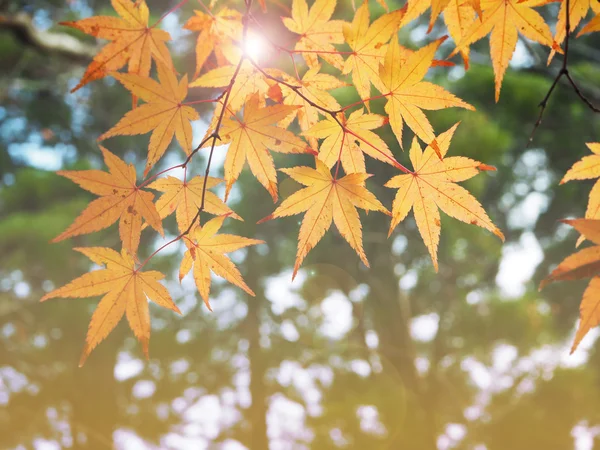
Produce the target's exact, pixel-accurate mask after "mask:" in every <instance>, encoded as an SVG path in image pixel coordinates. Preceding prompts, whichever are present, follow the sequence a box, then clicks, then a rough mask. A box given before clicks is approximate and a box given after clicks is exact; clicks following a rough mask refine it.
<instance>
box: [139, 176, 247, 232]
mask: <svg viewBox="0 0 600 450" xmlns="http://www.w3.org/2000/svg"><path fill="white" fill-rule="evenodd" d="M222 182H223V180H221V179H219V178H214V177H208V180H206V192H205V193H204V211H206V212H207V213H210V214H214V215H223V214H228V215H230V216H231V217H233V218H235V219H238V220H242V218H241V217H240V216H238V215H237V214H236V213H234V212H233V211H232V210H231V209H230V208H229V207H228V206H227V205H226V204H225V203H223V200H221V199H220V198H219V197H217V196H216V195H215V194H214V193H212V192H210V191H209V190H208V189H210V188H212V187H215V186H217V185H218V184H220V183H222ZM148 188H150V189H154V190H157V191H161V192H164V194H163V195H161V197H160V198H159V199H158V200H157V201H156V210H157V211H158V214H159V215H160V217H161V218H162V219H164V218H165V217H167V216H169V215H171V214H173V212H174V211H175V210H177V214H176V218H177V226H178V227H179V231H180V232H182V233H183V232H184V231H186V230H188V229H189V227H190V225H191V224H192V219H194V217H196V215H197V213H198V209H199V208H200V206H201V205H202V191H203V189H204V177H202V176H196V177H194V178H192V179H191V180H188V181H184V180H180V179H179V178H175V177H170V176H168V177H165V178H160V179H158V180H156V181H154V182H153V183H151V184H149V185H148Z"/></svg>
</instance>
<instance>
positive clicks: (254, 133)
mask: <svg viewBox="0 0 600 450" xmlns="http://www.w3.org/2000/svg"><path fill="white" fill-rule="evenodd" d="M296 109H298V106H289V105H273V106H266V107H264V108H261V107H260V106H259V97H258V95H252V96H251V97H250V98H249V99H248V101H247V102H246V106H244V115H243V118H242V119H238V118H235V119H230V118H224V119H223V122H222V125H221V129H220V130H219V134H220V136H221V142H222V143H223V144H227V143H229V148H228V149H227V156H226V157H225V182H226V184H227V186H226V192H225V199H227V197H228V195H229V192H230V190H231V187H232V186H233V183H235V181H236V180H237V179H238V177H239V175H240V173H241V172H242V168H243V167H244V164H245V162H246V161H248V164H249V165H250V170H252V173H253V174H254V176H255V177H256V179H257V180H258V181H259V182H260V183H261V184H262V185H263V186H264V187H265V188H266V189H267V190H268V191H269V193H270V194H271V197H273V201H274V202H276V201H277V172H276V171H275V164H274V163H273V157H272V156H271V154H270V153H269V152H268V151H267V150H273V151H276V152H281V153H305V152H312V153H314V150H311V149H310V148H309V147H308V145H307V144H306V142H304V141H303V140H302V139H300V138H299V137H297V136H296V135H294V133H292V132H291V131H288V130H286V129H284V128H279V127H277V126H276V125H275V124H276V123H277V122H279V121H281V120H282V119H283V118H285V117H286V116H287V115H288V114H291V113H292V112H293V111H294V110H296ZM207 145H208V144H207Z"/></svg>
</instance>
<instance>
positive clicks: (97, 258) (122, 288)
mask: <svg viewBox="0 0 600 450" xmlns="http://www.w3.org/2000/svg"><path fill="white" fill-rule="evenodd" d="M75 250H77V251H78V252H81V253H83V254H84V255H86V256H87V257H88V258H90V259H91V260H92V261H93V262H94V263H96V264H98V265H103V266H105V267H104V268H102V269H100V270H95V271H93V272H90V273H86V274H84V275H82V276H80V277H79V278H76V279H75V280H73V281H71V282H70V283H68V284H66V285H65V286H63V287H60V288H58V289H55V290H53V291H52V292H50V293H48V294H46V295H44V296H43V297H42V299H41V301H42V302H43V301H45V300H48V299H51V298H55V297H75V298H81V297H94V296H97V295H103V294H106V295H104V297H103V298H102V300H100V303H99V304H98V307H97V308H96V310H95V311H94V314H93V315H92V320H91V322H90V326H89V329H88V332H87V337H86V341H85V346H84V347H83V352H82V353H81V359H80V360H79V367H81V366H83V364H84V363H85V360H86V359H87V357H88V355H89V354H90V352H91V351H92V350H93V349H94V348H95V347H96V346H97V345H98V344H99V343H100V342H101V341H102V340H103V339H104V338H106V336H108V335H109V334H110V332H111V331H112V330H113V329H114V328H115V326H116V325H117V323H118V322H119V321H120V320H121V318H122V317H123V314H125V315H126V316H127V321H128V322H129V326H130V328H131V329H132V330H133V332H134V334H135V336H136V337H137V338H138V340H139V341H140V342H141V344H142V348H143V350H144V354H145V355H146V358H148V344H149V341H150V311H149V309H148V298H149V299H151V300H152V301H153V302H154V303H156V304H158V305H160V306H162V307H164V308H168V309H170V310H172V311H175V312H176V313H179V314H181V312H180V311H179V308H177V305H175V303H173V300H172V299H171V296H170V295H169V291H167V289H166V288H165V287H164V286H163V285H162V284H160V283H159V282H158V280H161V279H163V278H164V277H165V276H164V275H163V274H162V273H160V272H157V271H155V270H151V271H147V272H141V271H140V270H139V269H136V267H135V262H134V260H133V258H132V257H131V256H130V255H129V253H128V252H127V251H126V250H125V249H123V250H122V251H121V254H119V253H118V252H116V251H114V250H112V249H110V248H104V247H88V248H76V249H75Z"/></svg>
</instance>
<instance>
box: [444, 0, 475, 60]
mask: <svg viewBox="0 0 600 450" xmlns="http://www.w3.org/2000/svg"><path fill="white" fill-rule="evenodd" d="M476 12H477V10H476V9H475V7H474V6H473V4H472V2H466V1H463V0H450V2H449V3H448V5H447V6H446V8H445V9H444V22H445V23H446V27H447V28H448V33H450V37H451V38H452V39H453V40H454V42H455V43H456V44H458V43H459V42H460V41H461V40H462V39H463V37H464V36H465V33H466V32H467V30H468V29H469V27H470V26H471V24H472V23H473V22H474V21H475V20H477V19H476ZM469 51H470V49H469V47H466V48H464V49H462V50H460V54H461V56H462V58H463V61H464V63H465V69H468V68H469Z"/></svg>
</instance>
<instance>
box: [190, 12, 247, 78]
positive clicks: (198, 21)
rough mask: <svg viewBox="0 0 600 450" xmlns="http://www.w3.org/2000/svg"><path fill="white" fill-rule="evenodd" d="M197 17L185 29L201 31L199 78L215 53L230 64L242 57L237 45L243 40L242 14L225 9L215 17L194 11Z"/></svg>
mask: <svg viewBox="0 0 600 450" xmlns="http://www.w3.org/2000/svg"><path fill="white" fill-rule="evenodd" d="M194 13H195V14H196V15H194V16H192V17H190V18H189V19H188V21H187V22H186V23H185V24H184V26H183V28H185V29H186V30H191V31H200V34H199V35H198V40H197V41H196V72H195V73H194V78H196V77H197V76H198V74H199V73H200V70H202V66H204V63H205V62H206V60H207V59H208V57H209V56H210V55H211V53H213V51H214V52H215V55H217V57H218V58H219V59H221V58H223V57H224V58H225V60H227V61H229V62H230V63H231V62H232V61H233V60H235V59H236V58H238V59H239V57H240V49H239V48H238V47H237V46H236V45H235V42H236V41H240V40H241V39H242V28H243V27H242V14H241V13H240V12H239V11H235V10H233V9H230V8H223V9H222V10H221V11H219V12H218V13H216V14H214V15H208V14H205V13H203V12H202V11H196V10H194Z"/></svg>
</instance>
